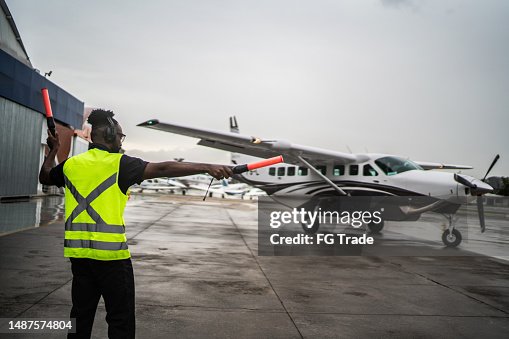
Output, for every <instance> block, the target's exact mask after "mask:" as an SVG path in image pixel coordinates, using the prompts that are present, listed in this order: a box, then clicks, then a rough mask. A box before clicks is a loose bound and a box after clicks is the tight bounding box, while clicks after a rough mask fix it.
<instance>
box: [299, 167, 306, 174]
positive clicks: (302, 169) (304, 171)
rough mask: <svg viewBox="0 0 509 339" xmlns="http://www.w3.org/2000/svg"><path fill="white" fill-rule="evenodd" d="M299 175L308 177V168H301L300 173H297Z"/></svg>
mask: <svg viewBox="0 0 509 339" xmlns="http://www.w3.org/2000/svg"><path fill="white" fill-rule="evenodd" d="M297 173H298V174H299V175H308V168H307V167H299V171H298V172H297Z"/></svg>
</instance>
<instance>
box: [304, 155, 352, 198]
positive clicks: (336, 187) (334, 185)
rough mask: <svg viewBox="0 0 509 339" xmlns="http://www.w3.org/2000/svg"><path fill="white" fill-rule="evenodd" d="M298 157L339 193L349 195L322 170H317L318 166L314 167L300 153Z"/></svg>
mask: <svg viewBox="0 0 509 339" xmlns="http://www.w3.org/2000/svg"><path fill="white" fill-rule="evenodd" d="M297 158H299V160H300V161H302V163H303V164H304V165H306V166H307V167H308V168H309V169H310V170H312V171H313V172H315V173H316V174H317V175H318V176H320V177H321V178H322V179H323V180H325V182H327V183H328V184H329V185H330V186H331V187H332V188H334V189H335V190H336V191H338V193H339V194H341V195H348V194H346V192H345V191H343V190H342V189H341V188H339V187H338V185H336V184H335V183H333V182H332V181H331V180H330V179H329V178H327V177H326V176H325V175H323V174H322V172H320V171H319V170H317V169H316V168H314V167H313V166H312V165H311V164H310V163H309V162H307V161H306V160H304V158H303V157H301V156H300V155H298V156H297Z"/></svg>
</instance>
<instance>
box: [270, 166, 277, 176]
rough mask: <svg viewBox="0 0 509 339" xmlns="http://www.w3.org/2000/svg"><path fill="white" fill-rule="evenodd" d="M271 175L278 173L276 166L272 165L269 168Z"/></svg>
mask: <svg viewBox="0 0 509 339" xmlns="http://www.w3.org/2000/svg"><path fill="white" fill-rule="evenodd" d="M269 175H276V168H275V167H270V168H269Z"/></svg>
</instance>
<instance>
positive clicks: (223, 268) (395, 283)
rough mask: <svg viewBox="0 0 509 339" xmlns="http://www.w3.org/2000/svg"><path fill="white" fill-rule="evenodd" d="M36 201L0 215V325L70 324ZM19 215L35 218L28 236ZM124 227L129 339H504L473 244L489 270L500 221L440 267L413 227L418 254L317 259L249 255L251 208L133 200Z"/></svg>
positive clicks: (55, 219) (498, 267)
mask: <svg viewBox="0 0 509 339" xmlns="http://www.w3.org/2000/svg"><path fill="white" fill-rule="evenodd" d="M35 200H36V201H33V200H32V201H30V202H26V203H25V204H28V205H25V207H26V209H25V212H22V210H23V209H22V208H21V207H20V205H16V204H19V203H12V204H0V206H1V208H2V209H1V210H0V211H1V212H2V218H1V220H2V232H3V233H4V235H3V236H1V237H0V277H1V278H0V317H3V318H7V317H23V318H57V317H62V318H67V317H68V316H69V311H70V307H71V303H70V286H71V278H72V277H71V273H70V265H69V262H68V260H67V259H65V258H63V256H62V254H63V219H62V208H61V207H62V201H61V198H58V197H49V198H44V199H35ZM34 204H35V207H34V206H32V205H34ZM5 205H9V207H6V206H5ZM6 211H8V212H6ZM34 211H35V212H34ZM29 213H35V214H37V213H39V216H38V217H37V216H36V217H35V219H33V220H34V223H33V225H31V226H32V228H29V227H30V223H31V222H32V219H30V218H31V217H28V216H26V215H25V214H29ZM16 215H17V217H16ZM125 219H126V226H127V227H126V230H127V237H128V239H129V242H128V243H129V248H130V250H131V253H132V256H133V266H134V271H135V279H136V304H137V335H138V337H139V338H170V337H178V338H197V337H198V338H201V337H207V338H210V337H213V338H303V337H304V338H312V337H313V338H314V337H318V338H326V337H330V338H352V337H353V338H364V337H422V338H428V337H466V338H478V337H489V338H506V337H507V336H508V334H509V264H508V262H507V261H505V260H502V259H500V258H493V257H489V256H484V255H481V254H479V252H482V251H478V252H476V251H475V250H476V248H475V246H476V244H478V243H479V242H489V243H492V244H494V245H493V246H494V247H493V248H495V249H496V253H498V254H500V253H501V254H502V255H497V257H504V255H503V254H504V250H505V251H507V245H506V243H505V242H503V241H502V242H501V241H500V239H501V237H500V234H501V233H500V232H506V231H507V229H506V230H503V226H504V225H507V219H503V218H501V219H500V220H499V222H500V224H501V225H502V226H501V227H500V231H497V232H499V233H496V235H493V233H492V234H491V235H489V234H490V233H489V231H487V233H485V234H487V236H486V237H484V235H482V236H480V235H478V234H474V233H473V231H472V232H471V233H469V236H470V238H469V240H472V241H468V242H466V245H465V248H463V247H462V249H455V250H454V252H450V253H449V256H443V255H435V254H436V253H434V252H437V251H443V250H444V249H443V246H442V245H441V241H440V234H441V230H440V229H437V232H436V237H435V236H434V234H435V232H433V230H434V228H433V227H428V226H430V225H431V224H432V223H435V221H436V220H434V219H429V220H428V219H426V218H424V220H420V221H419V222H421V223H422V224H415V225H414V226H413V227H416V228H418V229H421V228H422V227H421V226H425V227H426V229H429V230H431V231H430V232H431V233H426V234H424V235H423V237H422V240H418V239H416V238H415V234H412V238H411V239H410V240H408V244H410V245H411V246H414V245H415V244H418V247H419V248H425V249H426V251H427V252H423V253H426V254H429V255H426V256H385V255H383V256H380V255H377V256H322V257H317V256H314V257H311V256H306V257H303V256H299V257H282V256H278V257H270V256H258V255H257V248H258V247H257V245H258V243H257V242H258V234H257V204H256V202H254V201H243V200H228V199H214V198H213V199H207V201H205V202H203V201H201V197H190V196H185V197H183V196H178V195H175V196H168V195H133V197H132V199H131V200H130V201H129V203H128V207H127V209H126V213H125ZM504 220H505V221H504ZM34 225H37V226H38V227H35V228H33V226H34ZM437 227H440V225H438V226H437ZM472 227H473V226H472ZM20 229H23V230H20ZM401 232H403V234H404V232H405V231H401V230H400V229H398V228H397V225H388V226H387V229H386V230H385V231H384V233H383V235H381V236H380V238H379V239H378V240H379V241H390V240H391V239H397V237H401V234H402V233H401ZM398 234H399V235H398ZM430 234H433V236H430ZM468 246H471V247H468ZM472 246H473V248H472ZM483 248H484V247H483ZM489 248H492V247H489ZM490 253H491V252H490ZM451 254H454V255H451ZM104 317H105V310H104V305H103V303H102V301H101V303H100V306H99V309H98V312H97V314H96V320H95V324H94V331H93V337H95V338H106V337H107V325H106V322H105V320H104ZM0 336H2V337H3V336H4V335H2V334H0ZM45 336H46V337H47V338H52V337H55V338H58V337H62V336H57V335H55V336H52V335H47V334H46V335H45ZM16 337H26V338H33V337H34V335H33V334H31V335H26V336H23V335H17V336H16ZM64 337H65V336H64Z"/></svg>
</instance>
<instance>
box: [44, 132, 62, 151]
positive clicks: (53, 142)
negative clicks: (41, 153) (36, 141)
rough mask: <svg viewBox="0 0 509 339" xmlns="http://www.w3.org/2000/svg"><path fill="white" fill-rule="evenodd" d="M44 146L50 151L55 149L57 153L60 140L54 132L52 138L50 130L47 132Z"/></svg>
mask: <svg viewBox="0 0 509 339" xmlns="http://www.w3.org/2000/svg"><path fill="white" fill-rule="evenodd" d="M46 144H47V145H48V147H49V149H50V150H53V149H55V150H56V151H58V149H59V148H60V138H59V136H58V133H57V132H56V131H55V136H53V135H52V134H51V132H50V130H48V138H47V139H46Z"/></svg>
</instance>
